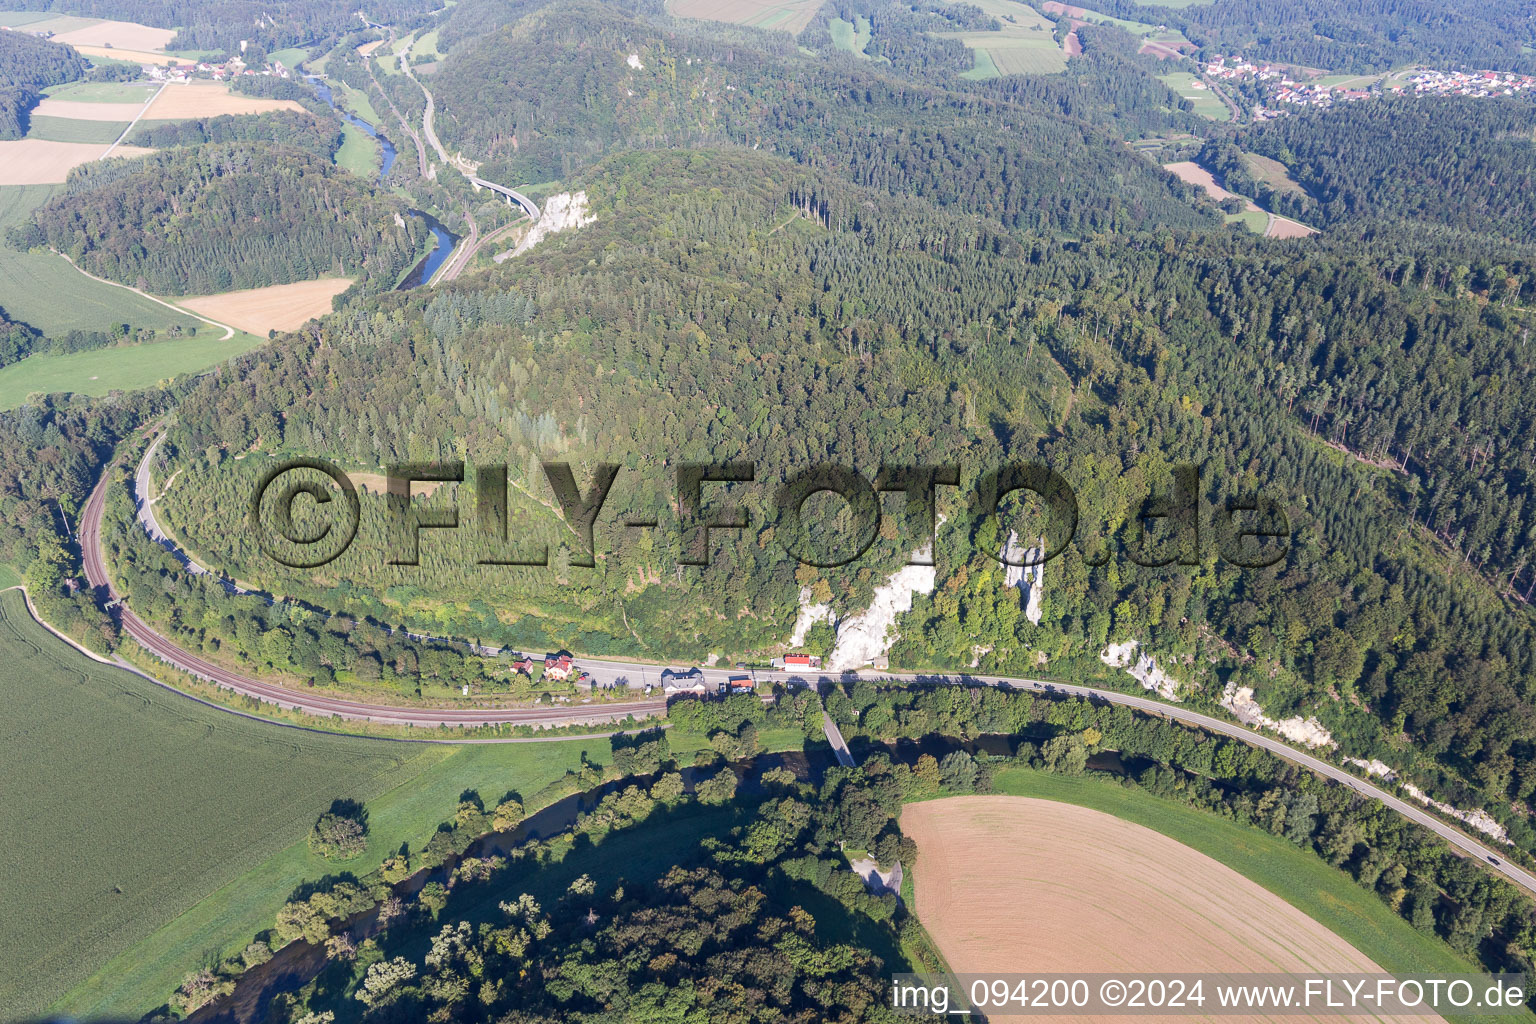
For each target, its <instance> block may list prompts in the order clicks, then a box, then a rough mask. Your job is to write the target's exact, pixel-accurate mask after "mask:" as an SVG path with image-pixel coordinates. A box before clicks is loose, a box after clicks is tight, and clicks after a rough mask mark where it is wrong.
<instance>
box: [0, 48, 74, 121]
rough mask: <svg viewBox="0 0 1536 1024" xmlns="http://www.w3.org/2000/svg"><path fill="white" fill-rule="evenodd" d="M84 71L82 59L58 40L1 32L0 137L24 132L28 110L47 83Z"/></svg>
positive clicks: (56, 82) (48, 84)
mask: <svg viewBox="0 0 1536 1024" xmlns="http://www.w3.org/2000/svg"><path fill="white" fill-rule="evenodd" d="M83 74H85V60H84V59H83V58H82V57H81V56H80V54H78V53H76V52H75V51H74V50H72V49H70V48H69V47H67V46H64V45H62V44H60V43H53V42H49V41H48V40H46V39H38V38H37V37H36V36H31V35H28V34H27V33H25V32H0V139H19V138H21V137H22V136H23V135H25V134H26V133H27V111H28V110H29V109H31V108H32V106H33V105H34V104H36V103H37V101H38V100H39V99H40V98H41V96H42V91H43V90H44V89H46V88H48V86H50V85H60V84H62V83H64V82H73V81H74V80H75V79H77V78H79V77H80V76H81V75H83Z"/></svg>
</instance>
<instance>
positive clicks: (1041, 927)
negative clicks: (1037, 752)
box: [901, 796, 1434, 1022]
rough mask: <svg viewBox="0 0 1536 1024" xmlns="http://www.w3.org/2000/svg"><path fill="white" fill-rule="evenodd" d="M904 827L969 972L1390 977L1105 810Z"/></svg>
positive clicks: (937, 810) (996, 809)
mask: <svg viewBox="0 0 1536 1024" xmlns="http://www.w3.org/2000/svg"><path fill="white" fill-rule="evenodd" d="M901 827H902V831H904V832H905V833H906V834H907V835H909V836H911V837H912V838H913V839H914V840H916V842H917V845H918V856H917V863H916V865H915V870H914V885H915V890H914V891H915V895H916V900H915V902H916V911H917V916H918V918H919V920H921V921H922V923H923V925H924V927H925V928H926V929H927V930H928V933H929V935H930V936H932V938H933V940H934V942H935V944H936V945H937V946H938V948H939V950H940V952H942V953H943V954H944V956H945V958H946V959H947V960H948V961H949V965H950V967H951V968H953V969H954V970H955V971H957V972H961V973H979V972H1018V971H1023V970H1028V971H1031V972H1050V971H1061V972H1073V973H1082V972H1095V971H1105V972H1108V971H1125V972H1136V973H1144V972H1154V971H1156V972H1162V971H1167V972H1178V971H1187V972H1247V971H1263V972H1288V971H1320V972H1362V973H1364V972H1370V973H1378V972H1380V971H1381V968H1380V967H1379V966H1377V965H1376V964H1375V963H1373V962H1372V961H1371V960H1370V959H1369V958H1367V957H1366V956H1364V955H1363V954H1361V953H1360V952H1359V951H1358V950H1356V949H1355V948H1354V947H1353V946H1351V945H1350V944H1349V943H1347V942H1345V941H1344V940H1343V939H1340V938H1339V937H1338V936H1337V935H1335V934H1334V933H1332V932H1330V931H1329V930H1328V929H1326V928H1324V927H1323V926H1322V925H1320V924H1318V923H1317V922H1316V921H1314V920H1313V919H1312V918H1310V917H1308V916H1307V915H1306V914H1304V913H1302V912H1301V911H1300V910H1298V909H1296V908H1295V907H1293V906H1292V905H1291V904H1289V903H1287V902H1285V901H1284V900H1282V899H1281V898H1279V897H1278V896H1276V895H1274V894H1273V893H1271V892H1269V891H1268V890H1266V889H1264V888H1262V887H1261V886H1259V885H1258V884H1256V883H1255V882H1252V881H1250V880H1249V879H1247V878H1245V877H1243V876H1242V875H1240V874H1238V873H1237V872H1236V871H1233V870H1232V869H1231V868H1228V867H1227V866H1226V865H1224V864H1222V863H1220V862H1219V861H1216V860H1213V859H1212V858H1210V857H1207V856H1206V855H1205V854H1203V853H1199V852H1197V851H1195V850H1193V849H1190V848H1189V847H1187V846H1184V845H1183V844H1181V843H1179V842H1177V841H1175V840H1173V839H1170V838H1168V837H1167V836H1165V835H1162V834H1160V833H1158V832H1154V831H1152V830H1151V829H1148V828H1145V827H1143V826H1141V825H1137V824H1133V823H1131V822H1128V821H1125V820H1122V819H1120V818H1116V817H1113V816H1112V815H1109V814H1105V813H1103V812H1101V811H1095V810H1090V809H1088V808H1085V807H1079V806H1075V805H1072V804H1065V803H1057V802H1055V801H1051V800H1039V799H1033V798H1029V797H1011V796H964V797H951V798H948V799H943V800H934V801H928V802H925V803H917V804H909V805H907V806H906V807H905V808H904V809H903V810H902V816H901ZM989 1019H990V1020H992V1021H994V1022H1001V1021H1009V1020H1018V1021H1023V1020H1036V1021H1038V1020H1039V1019H1040V1018H1038V1017H1023V1016H1004V1015H989ZM1160 1019H1166V1020H1169V1021H1173V1020H1177V1019H1179V1018H1173V1017H1169V1018H1160ZM1245 1019H1255V1018H1245ZM1339 1019H1342V1018H1339ZM1350 1019H1359V1020H1364V1019H1367V1018H1365V1017H1360V1018H1350ZM1370 1019H1376V1020H1379V1019H1385V1018H1378V1017H1372V1018H1370ZM1408 1019H1411V1020H1418V1021H1423V1020H1429V1019H1434V1018H1424V1017H1414V1018H1408Z"/></svg>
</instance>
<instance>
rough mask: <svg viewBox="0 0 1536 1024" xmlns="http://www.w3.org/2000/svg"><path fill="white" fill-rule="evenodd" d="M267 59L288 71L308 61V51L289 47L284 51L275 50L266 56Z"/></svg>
mask: <svg viewBox="0 0 1536 1024" xmlns="http://www.w3.org/2000/svg"><path fill="white" fill-rule="evenodd" d="M267 59H268V60H270V61H275V62H277V63H279V64H281V65H282V66H283V67H285V68H288V69H289V70H290V71H291V70H293V69H294V68H296V67H298V66H299V65H300V64H302V63H303V62H304V61H306V60H308V59H309V51H308V50H302V49H300V48H299V47H297V46H290V47H288V49H286V50H275V51H273V52H272V53H269V54H267Z"/></svg>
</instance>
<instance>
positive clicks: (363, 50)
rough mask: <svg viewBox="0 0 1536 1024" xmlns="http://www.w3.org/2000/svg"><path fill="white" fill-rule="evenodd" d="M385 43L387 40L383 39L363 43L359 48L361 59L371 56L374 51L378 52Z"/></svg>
mask: <svg viewBox="0 0 1536 1024" xmlns="http://www.w3.org/2000/svg"><path fill="white" fill-rule="evenodd" d="M384 43H385V40H383V39H375V40H373V41H371V42H367V43H363V44H362V45H361V46H359V47H358V48H357V53H358V55H359V56H361V57H367V56H368V55H369V54H371V53H373V51H374V50H377V49H378V48H379V47H381V46H383V45H384Z"/></svg>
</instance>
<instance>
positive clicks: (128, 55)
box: [55, 37, 182, 67]
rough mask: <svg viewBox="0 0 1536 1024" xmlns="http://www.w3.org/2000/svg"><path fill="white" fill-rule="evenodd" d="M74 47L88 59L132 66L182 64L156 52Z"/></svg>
mask: <svg viewBox="0 0 1536 1024" xmlns="http://www.w3.org/2000/svg"><path fill="white" fill-rule="evenodd" d="M55 38H57V37H55ZM73 45H74V47H75V49H77V50H79V51H80V52H81V53H83V54H85V55H86V56H87V57H98V58H100V59H102V60H122V61H127V62H128V63H130V64H159V65H161V66H162V67H163V66H165V65H166V64H180V63H182V62H181V61H180V60H179V59H177V58H175V57H172V56H170V55H169V54H165V53H157V52H155V51H154V50H128V49H124V48H122V47H117V46H91V45H89V44H87V43H75V44H73Z"/></svg>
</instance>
